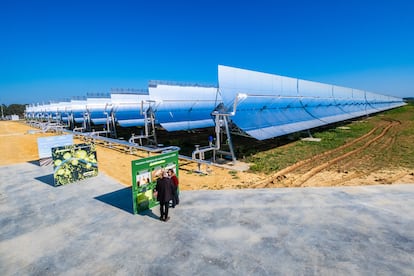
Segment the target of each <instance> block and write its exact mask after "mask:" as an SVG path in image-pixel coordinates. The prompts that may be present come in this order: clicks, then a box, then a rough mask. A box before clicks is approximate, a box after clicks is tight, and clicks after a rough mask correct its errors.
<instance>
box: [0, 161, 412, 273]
mask: <svg viewBox="0 0 414 276" xmlns="http://www.w3.org/2000/svg"><path fill="white" fill-rule="evenodd" d="M0 179H1V181H0V275H51V274H61V275H414V184H410V185H392V186H391V185H389V186H386V185H383V186H365V187H341V188H301V189H262V190H222V191H184V192H182V193H181V204H180V205H178V206H177V207H176V208H175V209H170V210H171V211H170V216H171V220H170V221H168V222H161V221H159V220H158V215H159V209H158V207H155V208H154V209H153V210H152V211H148V212H146V213H144V214H141V215H133V214H132V201H131V199H132V195H131V189H130V188H125V187H124V186H122V185H120V184H118V183H117V182H116V181H115V180H113V179H110V178H109V177H107V176H105V175H103V174H100V175H99V176H98V177H95V178H90V179H88V180H84V181H82V182H78V183H73V184H69V185H66V186H61V187H54V186H53V176H52V168H51V167H39V166H38V165H37V164H34V163H33V164H32V163H24V164H18V165H11V166H1V167H0Z"/></svg>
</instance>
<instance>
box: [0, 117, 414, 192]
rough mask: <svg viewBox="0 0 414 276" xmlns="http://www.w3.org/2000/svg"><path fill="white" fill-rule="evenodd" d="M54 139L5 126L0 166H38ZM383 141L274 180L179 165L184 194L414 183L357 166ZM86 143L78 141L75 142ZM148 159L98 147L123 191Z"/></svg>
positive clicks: (368, 140)
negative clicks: (40, 143) (45, 142)
mask: <svg viewBox="0 0 414 276" xmlns="http://www.w3.org/2000/svg"><path fill="white" fill-rule="evenodd" d="M387 127H388V126H384V131H383V132H381V133H387V132H392V127H389V129H388V130H386V129H387ZM385 130H386V131H385ZM51 135H59V134H56V133H42V132H41V131H40V130H39V129H36V128H32V127H30V126H29V125H27V124H26V123H25V122H22V121H1V122H0V150H1V152H2V153H3V154H2V155H1V156H0V166H2V165H8V164H16V163H22V162H37V161H38V159H39V155H38V148H37V138H39V137H45V136H51ZM384 137H388V136H386V135H382V136H381V135H376V136H371V137H370V136H368V135H367V136H366V137H363V138H361V140H363V139H365V144H363V146H360V147H359V148H360V149H361V150H353V151H352V154H349V153H344V154H340V153H339V154H338V151H340V150H341V149H336V150H333V151H330V152H328V153H325V154H323V155H320V156H315V157H314V158H312V159H310V160H303V161H301V162H299V163H297V164H295V165H293V166H291V167H288V168H286V169H283V170H281V171H279V172H275V173H274V174H273V175H263V174H255V173H251V172H248V171H241V169H242V168H246V167H248V164H243V163H239V162H238V163H236V164H235V165H234V166H229V167H228V168H221V167H217V166H212V165H205V164H203V165H201V166H200V167H199V166H198V165H197V164H196V163H193V162H189V161H186V160H180V170H179V178H180V189H181V190H221V189H242V188H266V187H269V188H270V187H275V188H276V187H316V186H343V185H348V186H350V185H373V184H394V183H395V184H396V183H398V184H403V183H414V171H413V170H409V169H405V168H383V167H381V168H370V169H364V168H363V169H361V166H359V165H358V161H355V160H360V161H359V162H365V161H366V158H367V157H366V156H364V155H362V153H361V152H362V150H363V149H364V147H367V146H371V145H375V144H376V143H377V144H379V145H383V144H384V143H381V144H380V143H378V140H380V139H385V138H384ZM83 142H84V141H81V140H77V139H75V143H83ZM358 142H361V141H358ZM385 143H388V144H390V143H392V141H389V142H387V141H385ZM349 146H351V145H349ZM378 150H380V149H378ZM358 154H359V155H358ZM146 156H148V155H147V153H143V152H135V153H134V154H131V153H130V152H126V151H123V150H121V149H110V148H106V147H103V146H99V145H98V146H97V158H98V166H99V170H100V171H101V172H103V173H105V174H106V175H108V176H110V177H112V178H114V179H116V180H117V181H118V182H120V183H121V184H123V185H125V186H131V181H132V177H131V161H133V160H137V159H139V158H142V157H146ZM368 158H369V157H368ZM317 161H318V162H317ZM357 165H358V166H357ZM358 168H359V169H358ZM199 171H201V172H202V173H200V172H199Z"/></svg>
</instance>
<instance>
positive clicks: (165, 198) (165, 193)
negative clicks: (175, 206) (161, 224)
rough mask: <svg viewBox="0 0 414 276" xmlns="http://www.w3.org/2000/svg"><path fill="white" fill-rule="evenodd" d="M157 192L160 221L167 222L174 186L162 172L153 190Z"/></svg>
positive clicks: (165, 173) (166, 174)
mask: <svg viewBox="0 0 414 276" xmlns="http://www.w3.org/2000/svg"><path fill="white" fill-rule="evenodd" d="M154 190H155V191H156V192H157V201H159V202H160V213H161V216H160V220H162V221H168V220H169V219H170V217H169V216H168V207H169V204H170V200H172V199H173V198H174V184H173V182H172V180H171V179H170V178H169V177H168V173H167V172H162V175H161V177H160V178H158V179H157V185H156V186H155V189H154Z"/></svg>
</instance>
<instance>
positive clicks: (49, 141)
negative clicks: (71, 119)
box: [37, 134, 73, 166]
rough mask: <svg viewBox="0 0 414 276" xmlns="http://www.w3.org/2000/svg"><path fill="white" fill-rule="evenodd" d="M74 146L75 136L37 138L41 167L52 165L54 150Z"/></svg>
mask: <svg viewBox="0 0 414 276" xmlns="http://www.w3.org/2000/svg"><path fill="white" fill-rule="evenodd" d="M72 144H73V135H71V134H69V135H59V136H48V137H39V138H37V149H38V153H39V163H40V166H46V165H49V164H51V163H52V148H56V147H61V146H67V145H72Z"/></svg>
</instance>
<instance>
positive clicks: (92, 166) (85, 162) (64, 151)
mask: <svg viewBox="0 0 414 276" xmlns="http://www.w3.org/2000/svg"><path fill="white" fill-rule="evenodd" d="M52 159H53V170H54V173H53V178H54V180H55V186H60V185H65V184H69V183H72V182H76V181H79V180H82V179H85V178H89V177H93V176H97V175H98V161H97V156H96V148H95V145H94V144H74V145H68V146H61V147H55V148H52Z"/></svg>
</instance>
